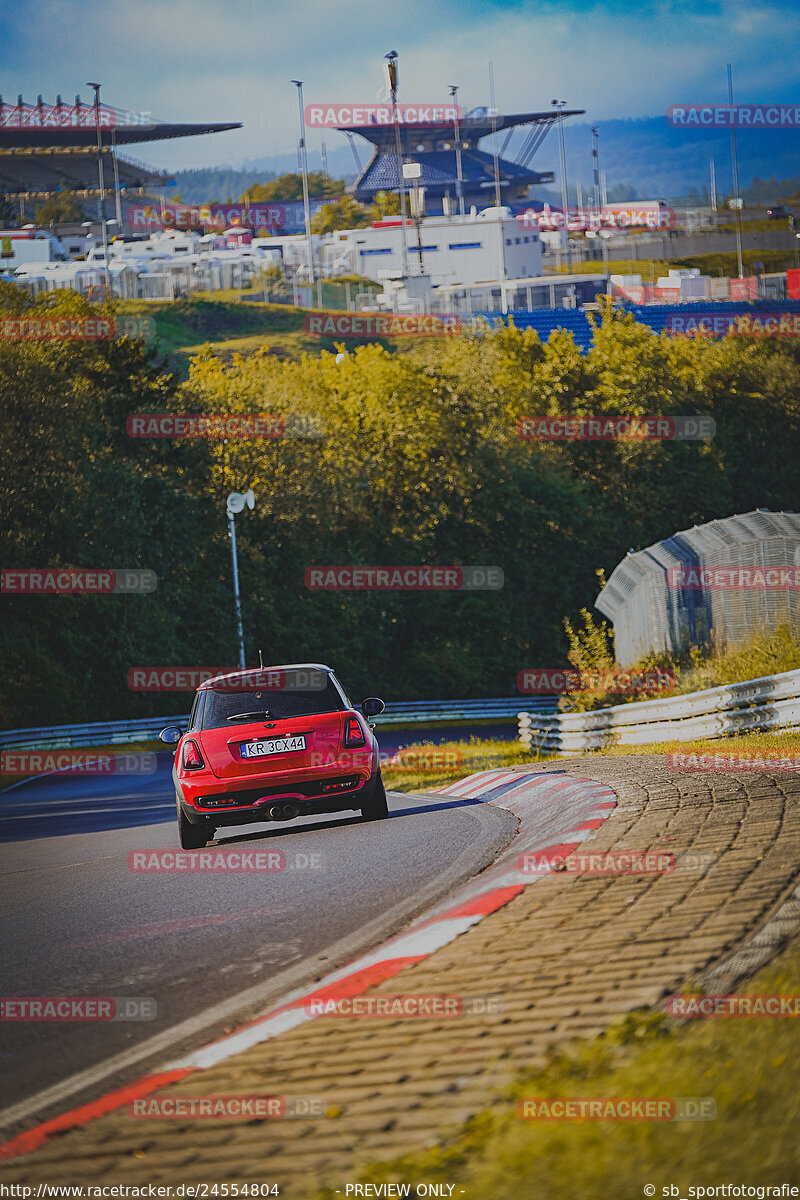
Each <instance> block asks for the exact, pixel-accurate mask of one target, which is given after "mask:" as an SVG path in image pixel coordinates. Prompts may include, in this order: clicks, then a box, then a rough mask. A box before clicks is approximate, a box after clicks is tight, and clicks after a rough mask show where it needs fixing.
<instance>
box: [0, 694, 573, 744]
mask: <svg viewBox="0 0 800 1200" xmlns="http://www.w3.org/2000/svg"><path fill="white" fill-rule="evenodd" d="M556 704H557V697H556V696H539V697H537V699H536V707H537V709H538V711H539V712H552V711H553V710H554V709H555V706H556ZM518 713H519V699H518V698H517V699H509V700H421V701H406V702H403V703H397V704H387V705H386V709H385V711H384V712H382V713H381V714H380V716H378V717H374V718H373V721H374V722H375V724H378V725H385V726H389V727H391V726H394V725H398V726H403V725H423V726H424V725H435V724H444V725H464V724H474V723H478V722H480V723H481V724H485V723H489V722H501V721H505V722H513V721H514V720H516V718H517V715H518ZM188 720H189V714H188V713H179V714H178V716H171V717H136V718H134V719H133V720H129V721H101V722H96V723H93V724H89V725H55V726H52V727H49V728H48V727H44V728H40V729H10V730H7V731H6V732H4V733H0V750H11V749H14V750H19V749H22V748H25V749H30V750H35V749H49V750H64V749H68V748H69V747H71V746H116V745H120V746H124V745H130V744H131V743H132V742H147V741H152V740H153V739H154V738H156V737H158V734H159V732H160V730H162V729H164V728H166V726H167V725H178V726H180V727H184V726H185V725H186V724H187V722H188Z"/></svg>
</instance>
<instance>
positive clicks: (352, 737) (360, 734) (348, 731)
mask: <svg viewBox="0 0 800 1200" xmlns="http://www.w3.org/2000/svg"><path fill="white" fill-rule="evenodd" d="M366 744H367V739H366V738H365V737H364V730H363V729H362V728H361V722H360V721H359V719H358V717H348V718H347V720H346V721H345V723H344V741H343V742H342V745H343V746H346V747H347V748H348V749H350V748H352V747H353V746H366Z"/></svg>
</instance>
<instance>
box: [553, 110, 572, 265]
mask: <svg viewBox="0 0 800 1200" xmlns="http://www.w3.org/2000/svg"><path fill="white" fill-rule="evenodd" d="M550 103H551V104H554V105H555V106H556V108H557V109H558V153H559V158H560V162H561V206H562V208H563V209H564V236H565V237H566V239H567V272H568V273H569V274H570V275H571V274H572V248H571V246H570V244H569V188H568V186H567V152H566V148H565V146H564V105H565V104H566V103H567V102H566V100H551V101H550Z"/></svg>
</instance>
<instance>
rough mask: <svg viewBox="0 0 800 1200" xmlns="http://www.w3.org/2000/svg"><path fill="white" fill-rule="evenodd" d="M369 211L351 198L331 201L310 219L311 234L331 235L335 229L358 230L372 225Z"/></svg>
mask: <svg viewBox="0 0 800 1200" xmlns="http://www.w3.org/2000/svg"><path fill="white" fill-rule="evenodd" d="M372 220H373V218H372V216H371V215H370V211H369V209H368V208H366V207H365V206H364V205H363V204H359V203H358V201H357V200H354V199H353V197H352V196H343V197H342V199H341V200H332V201H331V202H330V204H323V206H322V208H321V209H319V211H318V212H316V213H315V214H314V216H313V217H312V218H311V232H312V233H333V232H334V230H336V229H360V228H361V227H362V226H364V225H370V224H371V223H372Z"/></svg>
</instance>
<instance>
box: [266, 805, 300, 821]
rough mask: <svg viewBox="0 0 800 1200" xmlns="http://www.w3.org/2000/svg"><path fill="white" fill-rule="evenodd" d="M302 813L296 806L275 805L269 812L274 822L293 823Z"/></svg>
mask: <svg viewBox="0 0 800 1200" xmlns="http://www.w3.org/2000/svg"><path fill="white" fill-rule="evenodd" d="M299 812H300V809H299V808H298V807H297V805H296V804H273V805H272V806H271V808H270V810H269V817H270V820H272V821H292V820H293V819H294V818H295V817H296V816H297V815H298V813H299Z"/></svg>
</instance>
